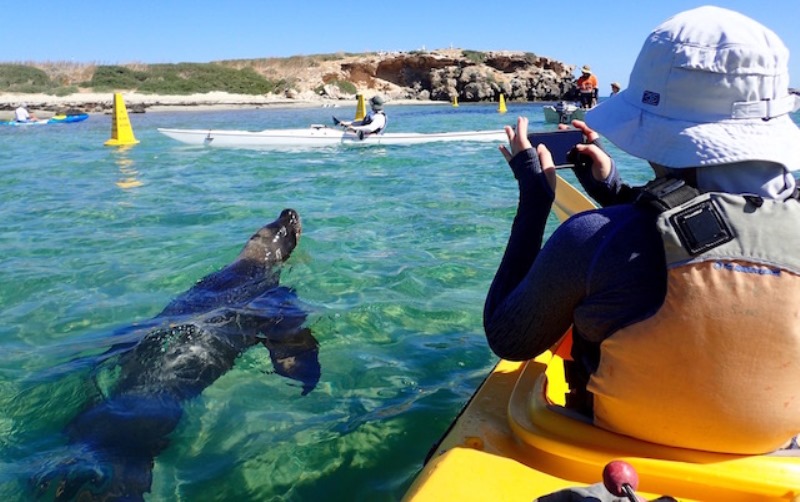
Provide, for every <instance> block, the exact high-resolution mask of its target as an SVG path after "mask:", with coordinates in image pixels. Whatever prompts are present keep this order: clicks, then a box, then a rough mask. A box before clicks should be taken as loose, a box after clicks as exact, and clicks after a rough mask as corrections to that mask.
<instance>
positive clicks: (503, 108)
mask: <svg viewBox="0 0 800 502" xmlns="http://www.w3.org/2000/svg"><path fill="white" fill-rule="evenodd" d="M497 111H498V112H499V113H505V112H507V111H508V110H506V98H505V96H503V94H502V93H500V106H498V107H497Z"/></svg>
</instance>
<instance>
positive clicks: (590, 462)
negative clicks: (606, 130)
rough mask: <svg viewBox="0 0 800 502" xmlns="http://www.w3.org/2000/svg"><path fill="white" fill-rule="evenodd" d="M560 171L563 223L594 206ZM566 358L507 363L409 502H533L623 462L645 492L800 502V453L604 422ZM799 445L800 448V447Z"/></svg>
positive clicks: (589, 481) (443, 445)
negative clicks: (618, 430)
mask: <svg viewBox="0 0 800 502" xmlns="http://www.w3.org/2000/svg"><path fill="white" fill-rule="evenodd" d="M592 207H593V204H592V202H591V201H590V200H588V199H587V198H586V197H585V196H584V195H583V194H582V193H581V192H579V191H578V190H576V189H575V188H574V187H572V186H571V185H570V184H569V183H567V182H566V181H564V180H563V179H562V178H560V177H559V178H558V183H557V187H556V201H555V203H554V205H553V211H554V212H555V213H556V215H557V216H558V217H559V219H560V220H562V221H563V220H565V219H566V218H567V217H569V216H570V215H572V214H575V213H578V212H581V211H585V210H588V209H591V208H592ZM563 363H564V361H563V359H562V358H561V357H560V356H559V355H556V354H553V353H551V352H547V353H545V354H542V355H541V356H539V357H538V358H536V359H535V360H533V361H528V362H523V363H515V362H509V361H503V360H501V361H500V362H499V363H498V364H497V366H496V367H495V368H494V370H493V371H492V372H491V374H489V376H488V377H487V378H486V380H485V381H484V383H483V384H482V385H481V387H480V388H479V389H478V391H477V392H476V393H475V395H474V396H473V397H472V399H471V400H470V402H469V403H468V404H467V406H466V407H465V408H464V410H463V411H462V412H461V414H460V415H459V417H458V418H457V419H456V420H455V422H454V423H453V424H452V426H451V428H450V429H449V430H448V431H447V433H446V434H445V436H444V437H443V438H442V440H441V441H440V443H439V444H438V445H436V447H435V448H434V449H433V450H432V451H431V453H430V454H429V458H428V459H427V461H426V464H425V466H424V468H423V469H422V471H421V473H420V474H419V475H418V476H417V478H416V480H415V481H414V483H413V484H412V486H411V487H410V489H409V490H408V492H407V493H406V496H405V497H404V500H405V501H406V502H412V501H413V502H440V501H443V500H458V501H462V502H463V501H489V500H491V501H504V502H506V501H507V502H514V501H520V502H531V501H533V500H534V499H536V498H537V497H541V496H544V495H548V494H551V493H554V492H557V491H559V490H563V489H567V488H578V487H585V486H588V485H594V484H597V483H602V479H603V469H604V467H605V466H606V465H607V464H608V463H609V462H612V461H614V460H622V461H625V462H628V463H629V464H631V465H632V466H633V467H634V468H635V470H636V471H637V473H638V478H639V490H638V491H637V493H638V495H640V496H641V497H645V498H647V499H654V498H657V497H658V496H660V495H669V496H672V497H674V498H676V499H678V500H725V501H754V500H794V501H797V502H800V456H788V455H783V456H782V455H780V453H775V454H771V455H761V456H745V455H733V454H721V453H711V452H704V451H697V450H688V449H683V448H674V447H669V446H664V445H658V444H654V443H648V442H645V441H639V440H636V439H633V438H631V437H628V436H622V435H619V434H615V433H612V432H609V431H606V430H603V429H600V428H598V427H595V426H594V425H593V424H592V423H591V421H590V420H588V419H586V418H585V417H582V416H580V415H578V414H575V413H574V412H571V411H570V410H568V409H566V408H564V407H563V405H564V401H565V393H566V392H567V384H566V381H565V378H564V364H563ZM794 451H798V450H794Z"/></svg>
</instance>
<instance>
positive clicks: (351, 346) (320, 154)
mask: <svg viewBox="0 0 800 502" xmlns="http://www.w3.org/2000/svg"><path fill="white" fill-rule="evenodd" d="M353 111H354V109H350V108H349V107H348V108H340V109H327V108H309V109H300V110H296V109H262V110H246V111H213V112H207V111H205V112H180V113H166V112H165V113H147V114H144V115H131V122H132V124H133V128H134V132H135V134H136V137H137V139H139V140H140V141H141V143H140V144H138V145H136V146H134V147H132V148H128V149H124V150H120V149H116V148H109V147H105V146H103V142H104V141H106V140H107V139H108V138H109V137H110V131H111V119H110V117H108V116H92V117H91V118H90V119H89V120H87V121H86V122H82V123H78V124H70V125H54V126H38V127H28V128H24V127H18V128H5V129H3V130H0V174H1V175H2V183H0V200H2V206H0V208H1V209H0V215H2V216H1V217H0V256H2V261H0V309H1V311H2V318H3V323H2V324H0V452H2V453H1V454H0V498H2V499H3V500H28V499H30V498H31V492H30V491H29V486H28V480H29V478H30V476H31V475H32V474H33V473H36V472H39V471H41V470H42V469H44V468H46V466H48V465H53V464H54V463H57V462H59V461H62V460H64V459H65V457H68V456H69V453H68V452H65V451H64V444H65V440H64V437H63V436H62V435H61V430H62V428H63V427H64V425H65V424H66V423H68V422H69V420H70V419H71V418H72V417H74V416H75V415H76V414H77V413H78V412H79V411H80V410H81V409H82V407H83V406H84V405H85V404H86V400H87V399H88V397H89V396H91V395H93V393H95V392H96V387H97V386H99V385H102V384H103V382H95V381H94V380H93V379H92V378H90V374H89V371H88V370H86V369H83V370H78V369H72V370H70V371H58V369H59V368H64V366H59V365H63V364H64V363H67V362H69V361H71V360H73V359H75V358H76V357H79V356H87V355H93V354H97V353H99V352H102V350H104V349H105V348H106V347H107V346H108V336H109V335H110V333H111V332H113V330H114V329H116V328H120V327H123V326H126V325H128V324H131V323H134V322H137V321H144V320H146V319H148V318H150V317H152V316H154V315H156V314H157V313H159V312H160V311H161V309H162V308H163V307H164V306H165V305H166V304H167V303H168V302H169V301H170V300H171V299H172V298H173V297H174V296H176V295H177V294H179V293H181V292H182V291H184V290H186V289H188V288H189V287H191V286H192V284H194V282H195V281H197V280H198V279H200V278H201V277H203V276H205V275H206V274H208V273H210V272H212V271H215V270H217V269H219V268H221V267H222V266H224V265H225V264H227V263H228V262H229V261H231V260H232V259H233V258H234V257H235V256H236V254H237V253H238V252H239V250H240V249H241V247H242V246H243V245H244V243H245V241H246V240H247V238H248V237H249V236H250V235H251V234H252V233H253V232H254V231H255V230H256V229H258V228H259V227H260V226H262V225H264V224H265V223H267V222H269V221H272V220H273V219H275V218H276V217H277V216H278V214H279V213H280V211H281V209H283V208H285V207H292V208H294V209H296V210H297V211H298V212H299V213H300V215H301V217H302V219H303V226H304V233H303V237H302V238H301V241H300V244H299V246H298V248H297V250H296V251H295V253H294V254H293V255H292V257H291V259H290V260H289V262H288V263H287V266H286V268H285V269H284V271H283V275H282V279H281V281H282V283H283V284H285V285H288V286H291V287H293V288H295V289H296V290H297V292H298V295H299V297H300V298H301V299H302V301H303V302H304V304H305V306H306V308H307V309H308V311H309V317H308V321H307V326H309V327H310V328H311V330H312V331H313V334H314V336H315V337H316V339H317V340H319V342H320V354H319V358H320V362H321V365H322V379H321V381H320V383H319V385H318V387H317V388H316V389H315V390H314V391H313V392H311V393H310V394H308V395H307V396H303V397H301V396H300V388H299V387H298V386H297V385H296V384H295V383H293V382H292V381H290V380H287V379H285V378H282V377H280V376H278V375H276V374H273V373H272V367H271V364H270V361H269V356H268V353H267V351H266V350H264V349H263V348H260V347H256V348H253V349H251V350H249V351H248V352H246V353H245V354H244V355H243V356H242V357H241V358H240V359H239V360H238V361H237V364H236V366H235V367H234V369H233V370H231V371H230V372H228V373H227V374H226V375H224V376H223V377H222V378H220V379H219V380H217V381H216V382H215V383H214V384H213V385H211V386H210V387H208V388H207V389H206V390H205V391H204V392H203V394H202V395H201V396H200V397H199V398H197V399H194V400H192V401H190V402H188V403H186V405H185V414H184V416H183V419H182V421H181V423H180V425H179V427H178V429H177V430H176V431H175V432H174V433H173V434H172V436H171V442H170V446H169V447H168V448H167V449H166V450H165V451H164V452H163V453H162V454H161V455H160V456H159V457H158V458H157V460H156V464H155V468H154V471H153V487H152V493H151V494H150V496H149V500H192V501H194V500H240V501H243V500H259V501H264V500H349V501H352V500H364V501H366V500H369V501H381V500H387V501H388V500H398V499H399V498H401V497H402V494H403V493H404V491H405V490H406V489H407V487H408V486H409V484H410V483H411V481H412V480H413V477H414V475H415V474H416V473H417V472H418V470H419V469H420V467H421V463H422V460H423V459H424V457H425V455H426V453H427V452H428V450H429V449H430V447H431V446H432V445H433V444H434V443H435V442H436V440H437V439H438V438H439V437H440V436H441V435H442V433H443V432H444V431H445V429H446V428H447V426H448V425H449V424H450V422H451V420H452V419H453V418H454V417H455V416H456V414H457V413H458V411H459V410H460V408H461V407H462V406H463V405H464V403H465V402H466V401H467V399H468V398H469V396H470V395H471V394H472V392H473V391H474V389H475V388H476V387H477V386H478V384H479V383H480V381H481V380H482V379H483V377H484V376H485V375H486V373H487V372H488V371H489V369H490V368H491V367H492V366H493V365H494V363H495V358H494V357H493V356H492V354H491V353H490V351H489V350H488V349H487V347H486V343H485V339H484V335H483V331H482V323H481V314H482V308H483V301H484V296H485V293H486V290H487V289H488V287H489V283H490V281H491V279H492V277H493V275H494V272H495V270H496V267H497V264H498V262H499V260H500V257H501V255H502V252H503V249H504V247H505V242H506V239H507V236H508V231H509V228H510V224H511V219H512V218H513V215H514V211H515V205H516V197H517V191H516V184H515V181H514V179H513V176H512V175H511V172H510V169H509V168H508V166H507V165H506V163H505V161H504V160H503V158H502V156H501V155H500V154H499V152H497V149H496V145H493V144H481V143H461V144H449V145H444V144H429V145H418V146H413V147H412V146H406V147H403V146H396V147H371V148H331V149H318V150H309V151H296V152H266V151H248V150H233V149H210V148H202V147H199V148H198V147H188V146H183V145H181V144H179V143H177V142H175V141H173V140H171V139H169V138H167V137H165V136H162V135H161V134H159V133H158V132H157V131H156V128H157V127H198V128H205V127H207V128H236V129H251V130H258V129H263V128H282V127H304V126H306V125H308V124H310V123H324V124H329V123H330V122H331V119H330V116H331V114H332V113H333V114H336V115H337V116H339V117H341V118H350V117H349V115H352V113H353ZM388 113H389V114H390V126H389V127H390V129H391V130H392V131H396V132H400V131H417V132H432V131H454V130H475V129H495V128H501V127H502V126H503V125H506V124H510V123H512V122H513V121H514V120H515V117H516V115H518V114H524V115H527V116H529V117H530V119H531V122H532V126H531V127H532V129H552V126H547V125H545V124H544V123H543V120H544V116H543V113H542V110H541V106H540V105H518V104H510V105H509V113H507V114H505V115H501V114H498V113H497V112H496V105H475V106H467V105H462V106H461V107H459V108H457V109H454V108H451V107H449V106H445V105H442V106H428V105H426V106H402V107H391V106H389V107H388ZM618 161H620V162H621V165H622V166H623V169H624V170H625V171H626V176H627V177H628V179H631V180H632V181H637V178H638V180H644V179H646V177H647V175H648V172H649V171H648V170H646V169H644V168H643V167H641V166H642V164H640V163H637V162H633V161H632V160H631V159H630V158H629V157H626V156H623V155H619V157H618ZM565 177H567V178H568V179H570V180H573V179H574V178H572V176H571V173H566V174H565ZM554 225H555V220H554V219H553V221H551V230H552V227H553V226H554Z"/></svg>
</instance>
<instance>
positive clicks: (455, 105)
mask: <svg viewBox="0 0 800 502" xmlns="http://www.w3.org/2000/svg"><path fill="white" fill-rule="evenodd" d="M453 108H458V96H453Z"/></svg>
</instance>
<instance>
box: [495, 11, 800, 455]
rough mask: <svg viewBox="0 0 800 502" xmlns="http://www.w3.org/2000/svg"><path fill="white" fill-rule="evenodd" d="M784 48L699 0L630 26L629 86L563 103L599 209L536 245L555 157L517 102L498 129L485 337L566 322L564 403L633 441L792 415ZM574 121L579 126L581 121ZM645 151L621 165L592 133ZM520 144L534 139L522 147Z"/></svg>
mask: <svg viewBox="0 0 800 502" xmlns="http://www.w3.org/2000/svg"><path fill="white" fill-rule="evenodd" d="M788 58H789V51H788V49H787V48H786V46H785V45H784V43H783V42H782V41H781V40H780V38H779V37H778V36H777V35H776V34H775V33H774V32H772V31H771V30H769V29H768V28H766V27H764V26H762V25H761V24H759V23H758V22H756V21H754V20H752V19H750V18H748V17H746V16H744V15H742V14H740V13H738V12H734V11H731V10H727V9H722V8H718V7H711V6H706V7H700V8H696V9H692V10H688V11H684V12H681V13H679V14H677V15H675V16H674V17H672V18H670V19H668V20H667V21H665V22H664V23H662V24H661V25H659V26H658V27H657V28H655V30H653V31H652V32H651V33H650V34H649V36H648V37H647V38H646V40H645V42H644V44H643V46H642V48H641V51H640V53H639V57H638V59H637V61H636V63H635V65H634V67H633V70H632V71H631V74H630V81H629V85H628V87H627V88H626V89H624V90H623V91H621V92H620V93H619V94H618V95H617V96H616V97H615V98H614V99H610V100H607V101H604V102H603V103H600V104H599V105H598V106H596V107H595V108H593V109H592V110H590V111H588V112H587V114H586V123H583V122H580V121H573V125H574V126H575V127H578V128H579V129H581V130H583V132H584V134H585V136H586V137H587V140H588V141H590V143H588V144H582V145H578V146H576V151H577V152H578V153H579V154H580V156H579V158H578V162H577V165H578V167H576V168H575V173H576V175H577V177H578V179H579V180H580V182H581V184H582V185H583V187H584V189H585V190H586V191H587V193H588V194H589V195H591V196H592V197H593V198H594V199H595V200H596V201H597V202H598V203H599V204H600V205H601V206H602V208H601V209H598V210H595V211H589V212H585V213H580V214H577V215H575V216H573V217H572V218H570V219H569V220H567V221H566V222H565V223H563V224H562V225H561V226H560V227H559V228H558V229H557V230H556V231H555V232H554V233H553V234H552V236H551V237H550V238H549V239H548V240H547V242H544V243H543V238H544V229H545V224H546V223H547V220H548V215H549V212H550V208H551V204H552V202H553V197H554V192H553V190H554V186H555V171H554V166H553V162H552V158H551V156H550V153H549V152H548V151H547V149H546V148H545V147H543V146H536V145H531V144H530V142H529V141H528V138H527V119H525V118H520V119H518V122H517V128H516V131H515V130H513V129H511V128H510V127H507V128H506V133H507V135H508V138H509V145H510V146H509V147H505V146H503V147H501V151H502V153H503V155H504V157H505V158H506V160H507V161H508V163H509V165H510V167H511V170H512V172H513V174H514V177H515V178H516V180H517V182H518V185H519V202H518V207H517V214H516V217H515V218H514V221H513V223H512V226H511V234H510V237H509V240H508V244H507V247H506V250H505V254H504V255H503V258H502V260H501V263H500V266H499V268H498V270H497V273H496V275H495V278H494V280H493V282H492V284H491V287H490V289H489V292H488V295H487V299H486V304H485V308H484V327H485V331H486V337H487V341H488V343H489V346H490V347H491V349H492V350H493V351H494V352H495V353H496V354H497V355H498V356H500V357H502V358H505V359H510V360H516V361H521V360H527V359H532V358H534V357H536V356H537V355H539V354H541V353H543V352H545V351H547V350H548V349H550V348H551V347H553V346H554V344H556V342H557V341H558V340H559V339H560V338H561V337H562V335H563V334H564V333H565V332H566V331H567V330H568V328H570V326H572V328H573V346H572V349H571V356H572V359H573V361H571V362H570V363H569V364H568V369H567V375H566V376H567V378H568V381H569V383H570V388H571V391H570V394H569V395H568V396H567V404H568V406H569V407H571V408H573V409H575V410H578V411H580V412H582V413H584V414H586V415H588V416H589V417H591V418H592V420H593V422H594V423H595V425H597V426H599V427H603V428H606V429H608V430H611V431H614V432H617V433H621V434H625V435H628V436H631V437H634V438H637V439H640V440H646V441H650V442H653V443H658V444H666V445H670V446H678V447H683V448H691V449H696V450H705V451H718V452H726V453H738V454H761V453H766V452H770V451H773V450H775V449H779V448H782V447H784V446H786V445H787V444H790V440H791V439H792V438H793V436H796V435H797V434H798V433H800V390H797V389H798V385H797V382H798V381H800V323H798V319H799V318H800V255H799V254H798V253H797V249H799V248H800V225H798V224H797V222H798V221H800V202H798V190H797V187H796V183H795V178H794V176H793V175H792V172H794V171H798V170H800V156H798V155H797V152H796V151H795V150H796V145H798V144H800V129H798V127H797V125H795V123H794V122H793V121H792V118H791V116H790V114H791V113H792V112H794V111H796V110H797V109H798V107H799V106H800V104H799V103H798V99H797V97H796V96H794V95H792V94H790V93H789V90H788V89H789V84H790V79H789V72H788ZM587 124H588V125H587ZM598 133H599V134H602V135H603V136H605V138H606V139H608V140H609V141H611V142H612V143H614V144H615V145H616V146H617V147H619V148H620V149H621V150H623V151H625V152H627V153H629V154H631V155H633V156H634V157H638V158H640V159H643V160H645V161H647V162H648V163H649V165H650V167H651V168H652V170H653V173H654V175H655V179H654V180H653V181H652V182H650V183H648V184H647V185H645V186H644V187H631V186H628V185H625V184H623V183H622V180H621V177H620V173H619V171H618V170H617V167H616V165H615V163H614V161H613V159H611V158H610V157H609V155H608V154H607V153H606V152H605V151H604V149H603V148H602V146H601V144H600V143H599V134H598ZM534 147H536V149H534Z"/></svg>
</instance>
